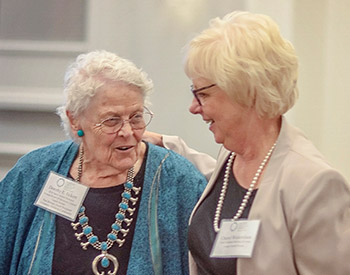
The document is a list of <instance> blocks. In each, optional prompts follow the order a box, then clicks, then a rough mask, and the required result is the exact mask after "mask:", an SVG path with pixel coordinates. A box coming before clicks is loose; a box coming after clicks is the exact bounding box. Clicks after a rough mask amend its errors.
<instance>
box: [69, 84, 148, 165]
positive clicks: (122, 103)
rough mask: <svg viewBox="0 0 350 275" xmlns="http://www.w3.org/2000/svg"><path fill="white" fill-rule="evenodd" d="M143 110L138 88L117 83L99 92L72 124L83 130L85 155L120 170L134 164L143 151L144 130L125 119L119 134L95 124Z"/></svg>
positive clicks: (125, 116) (74, 127) (89, 158)
mask: <svg viewBox="0 0 350 275" xmlns="http://www.w3.org/2000/svg"><path fill="white" fill-rule="evenodd" d="M140 112H141V113H142V112H143V96H142V91H141V90H140V89H139V88H137V87H135V86H132V85H126V84H124V83H117V84H113V85H112V84H111V85H110V86H107V87H105V88H103V89H102V90H101V91H98V92H97V94H96V95H95V96H94V97H93V98H92V99H91V102H90V104H89V106H88V107H87V109H86V110H85V111H84V112H83V114H82V115H80V116H79V118H77V119H76V120H74V122H73V123H72V124H74V125H72V129H73V130H74V131H75V132H76V131H77V129H82V130H83V131H84V136H83V137H82V142H83V145H84V151H85V156H86V158H87V159H88V160H89V161H91V162H95V163H96V164H98V165H100V166H101V165H106V166H112V167H114V168H116V169H118V170H120V171H125V170H126V169H129V168H130V167H132V166H133V165H134V164H135V162H136V161H137V159H138V155H139V154H140V150H141V139H142V135H143V133H144V131H145V129H138V130H135V129H132V127H131V126H130V124H129V122H124V123H123V124H122V127H121V128H120V130H118V131H117V132H116V133H105V131H104V129H103V127H104V126H103V125H96V124H99V123H101V122H102V121H104V120H106V119H108V118H119V119H122V120H128V119H130V118H132V117H133V116H134V115H135V114H137V113H140ZM71 122H72V120H71Z"/></svg>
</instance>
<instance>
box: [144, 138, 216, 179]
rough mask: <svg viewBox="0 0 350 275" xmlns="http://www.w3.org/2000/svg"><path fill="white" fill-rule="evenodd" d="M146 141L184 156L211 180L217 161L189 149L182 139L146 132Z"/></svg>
mask: <svg viewBox="0 0 350 275" xmlns="http://www.w3.org/2000/svg"><path fill="white" fill-rule="evenodd" d="M144 140H146V141H148V142H150V143H153V144H155V145H158V146H161V147H165V148H167V149H170V150H173V151H175V152H176V153H178V154H180V155H182V156H183V157H185V158H187V159H188V160H189V161H191V162H192V163H193V165H194V166H196V167H197V169H198V170H199V171H200V172H201V173H202V174H203V175H204V176H205V177H206V178H207V180H209V179H210V177H211V175H212V173H213V171H214V168H215V165H216V160H215V159H214V158H213V157H211V156H210V155H208V154H205V153H201V152H198V151H196V150H194V149H192V148H190V147H188V146H187V144H186V143H185V142H184V141H183V140H182V139H181V138H180V137H178V136H167V135H160V134H157V133H154V132H148V131H146V132H145V134H144Z"/></svg>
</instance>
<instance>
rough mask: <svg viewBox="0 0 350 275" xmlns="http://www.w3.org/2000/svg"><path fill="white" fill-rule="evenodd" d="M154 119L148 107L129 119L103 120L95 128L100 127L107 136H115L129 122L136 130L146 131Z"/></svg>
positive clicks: (114, 118) (112, 118) (111, 118)
mask: <svg viewBox="0 0 350 275" xmlns="http://www.w3.org/2000/svg"><path fill="white" fill-rule="evenodd" d="M152 118H153V113H152V111H150V110H149V109H148V108H147V107H143V112H137V113H135V114H133V115H132V116H131V117H130V118H129V119H122V118H120V117H110V118H106V119H104V120H102V121H101V122H100V123H97V124H95V126H96V127H100V128H101V131H102V132H104V133H105V134H115V133H117V132H118V131H119V130H120V129H121V128H122V127H123V125H124V124H125V123H126V122H128V123H129V125H130V127H131V128H132V129H134V130H141V129H144V128H146V126H147V125H148V124H150V122H151V120H152Z"/></svg>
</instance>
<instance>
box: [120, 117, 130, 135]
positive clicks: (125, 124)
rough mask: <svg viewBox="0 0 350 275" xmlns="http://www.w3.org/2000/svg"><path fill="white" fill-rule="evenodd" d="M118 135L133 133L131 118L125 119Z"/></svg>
mask: <svg viewBox="0 0 350 275" xmlns="http://www.w3.org/2000/svg"><path fill="white" fill-rule="evenodd" d="M117 133H118V136H128V135H131V134H132V133H133V129H132V127H131V125H130V123H129V120H128V119H127V120H124V121H123V124H122V126H121V127H120V129H119V130H118V132H117Z"/></svg>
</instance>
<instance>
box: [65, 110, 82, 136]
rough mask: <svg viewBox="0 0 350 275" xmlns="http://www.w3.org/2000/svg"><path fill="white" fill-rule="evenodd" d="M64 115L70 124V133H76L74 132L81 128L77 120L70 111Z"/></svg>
mask: <svg viewBox="0 0 350 275" xmlns="http://www.w3.org/2000/svg"><path fill="white" fill-rule="evenodd" d="M66 115H67V117H68V120H69V124H70V127H71V129H72V131H73V132H76V131H78V130H80V129H81V128H80V123H79V120H78V119H77V118H75V117H74V116H73V114H72V113H71V112H70V111H66Z"/></svg>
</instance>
